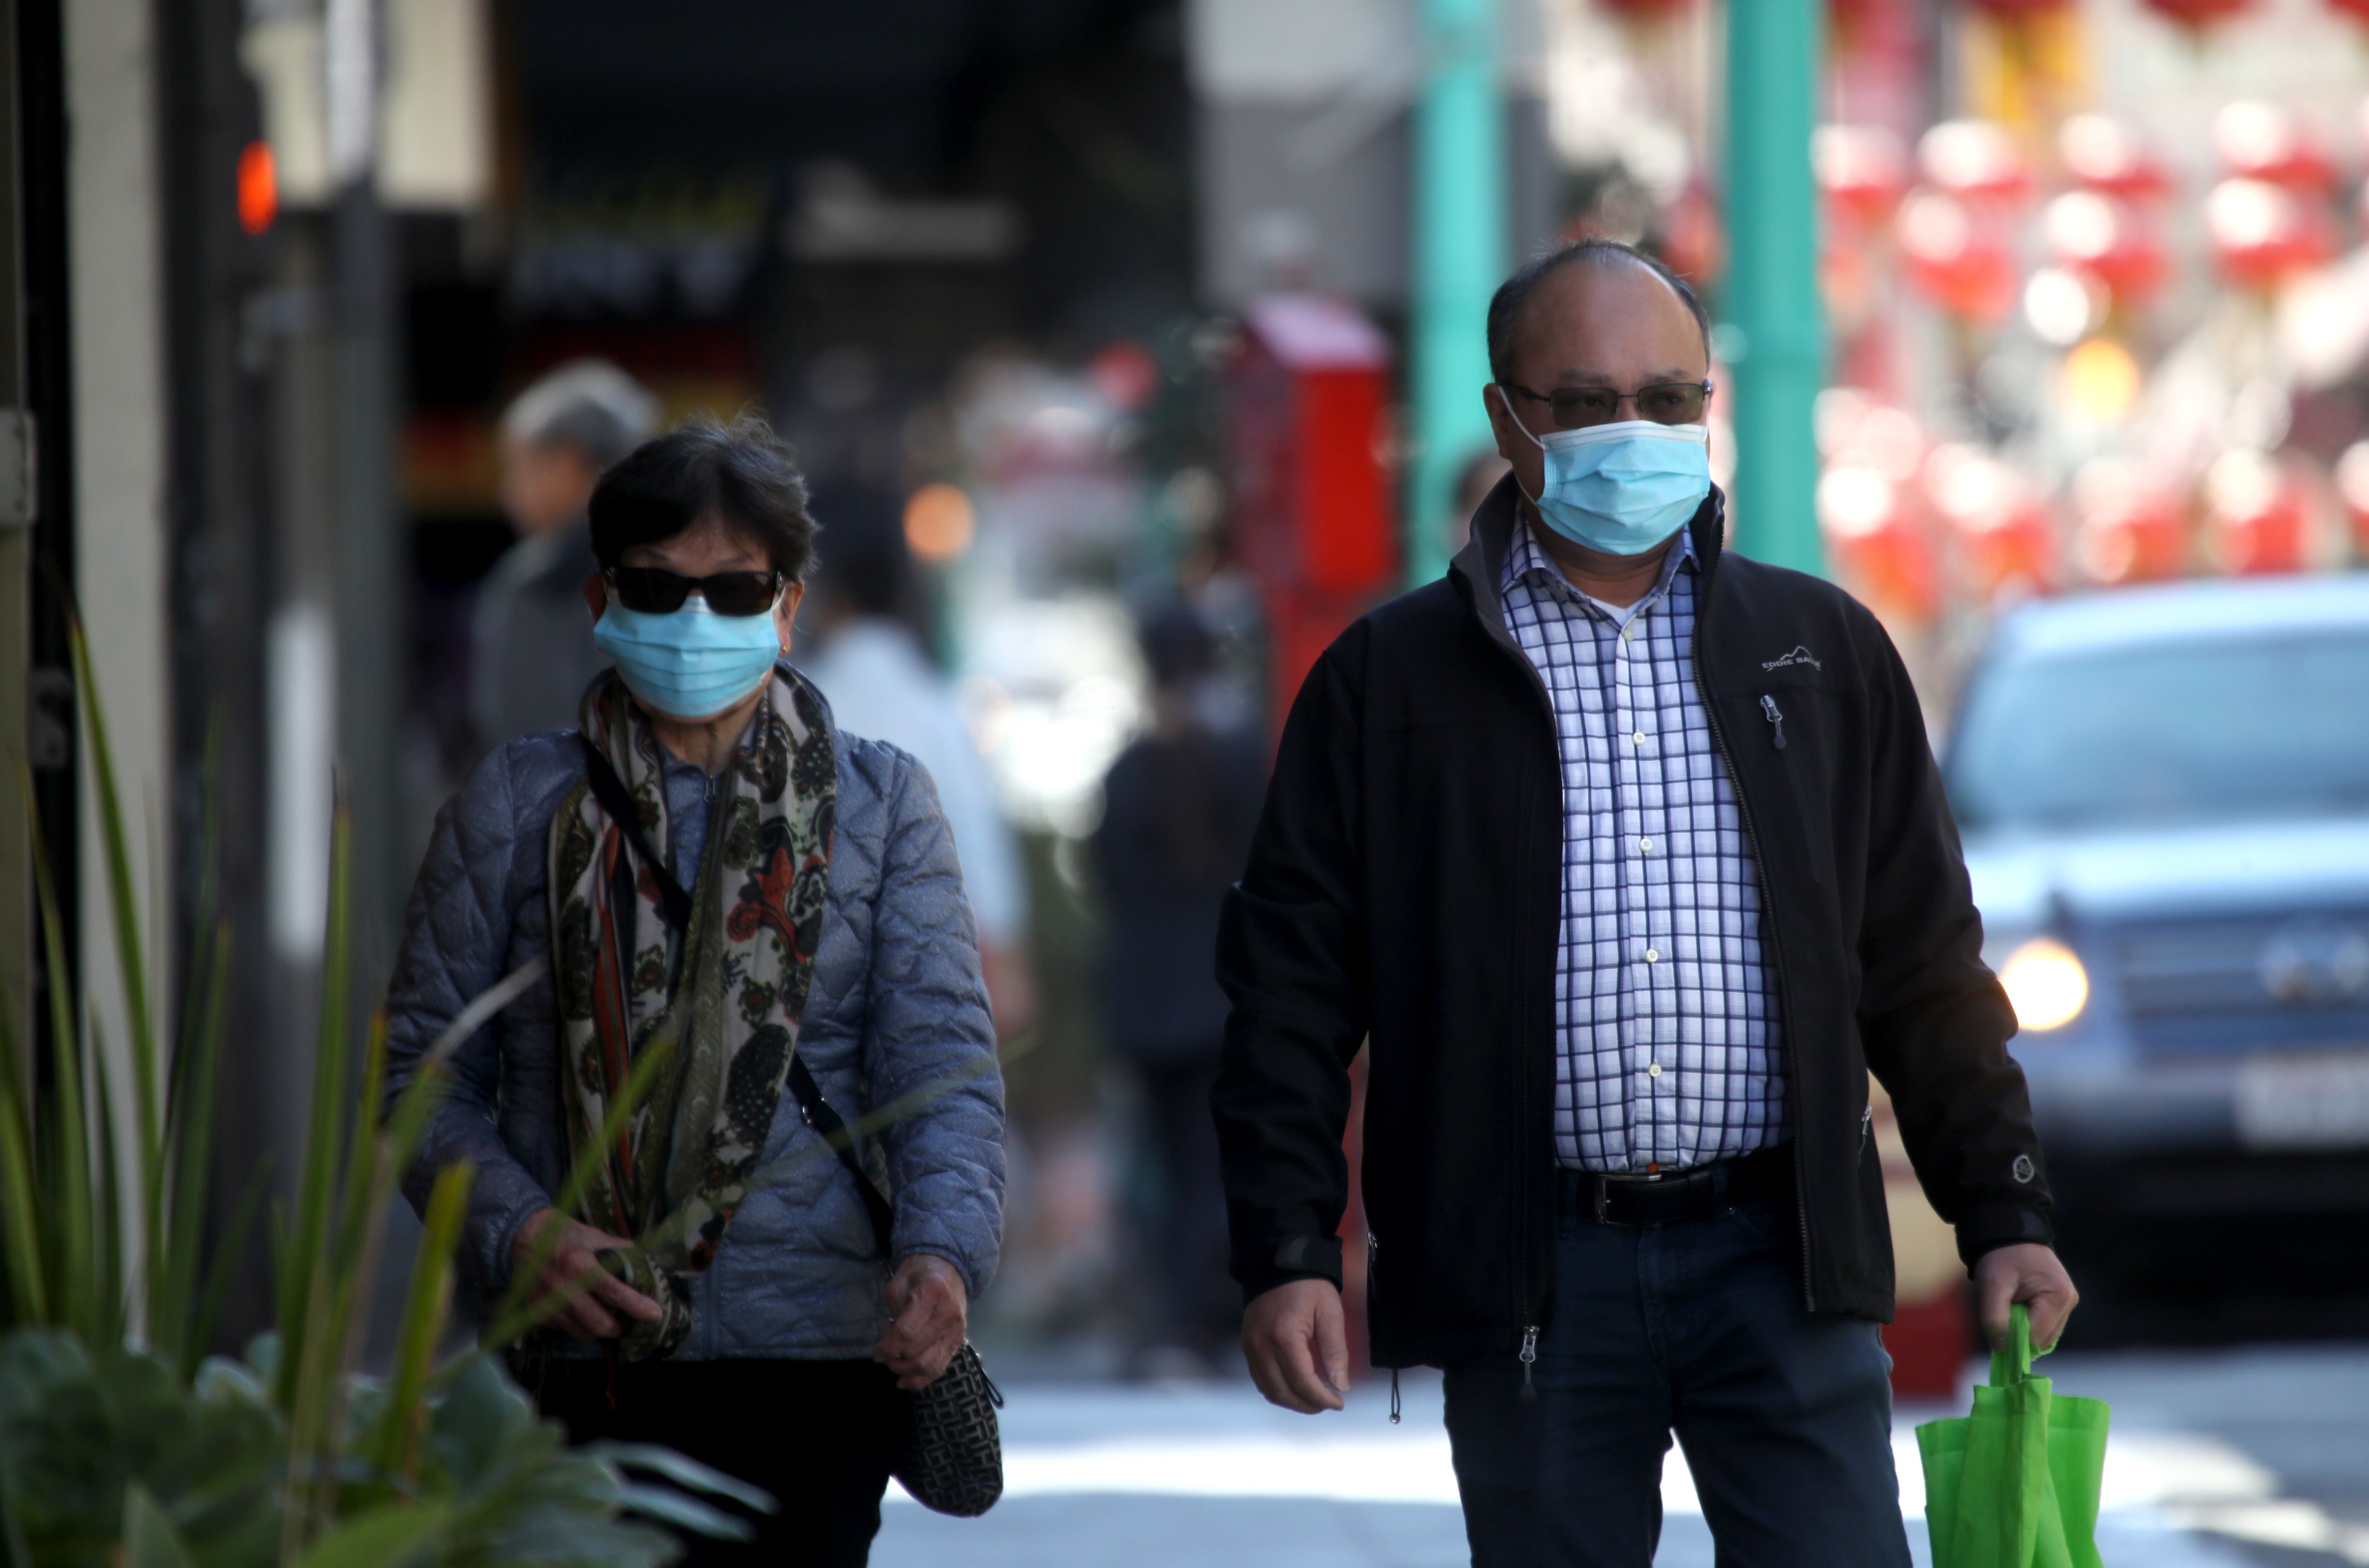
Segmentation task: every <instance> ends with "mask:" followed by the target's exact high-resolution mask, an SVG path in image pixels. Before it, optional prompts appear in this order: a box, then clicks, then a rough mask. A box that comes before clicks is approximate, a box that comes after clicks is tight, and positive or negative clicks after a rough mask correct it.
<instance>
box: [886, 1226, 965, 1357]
mask: <svg viewBox="0 0 2369 1568" xmlns="http://www.w3.org/2000/svg"><path fill="white" fill-rule="evenodd" d="M888 1310H889V1311H890V1312H893V1313H895V1314H896V1315H895V1316H894V1317H893V1318H891V1319H890V1320H889V1324H888V1327H887V1332H885V1333H883V1334H882V1335H880V1343H879V1344H877V1345H875V1346H873V1347H872V1358H873V1359H874V1360H875V1361H877V1362H879V1363H880V1364H881V1365H882V1366H885V1367H887V1369H889V1370H890V1371H892V1372H894V1373H896V1374H897V1386H898V1388H900V1389H925V1388H928V1387H929V1386H930V1385H931V1384H932V1383H933V1382H936V1381H938V1378H939V1375H940V1374H942V1373H943V1372H944V1371H945V1369H946V1363H947V1362H949V1361H951V1360H953V1359H954V1358H955V1352H956V1351H957V1350H959V1349H961V1348H962V1343H963V1335H966V1334H967V1333H968V1332H969V1330H970V1291H969V1290H967V1289H966V1288H965V1287H964V1285H963V1278H962V1276H961V1275H960V1274H959V1273H957V1272H956V1270H955V1266H954V1265H953V1264H951V1263H948V1262H947V1261H946V1260H945V1259H944V1258H943V1257H938V1256H933V1255H932V1254H930V1253H926V1252H917V1253H915V1254H914V1255H913V1256H910V1257H909V1258H907V1259H906V1260H905V1261H904V1262H902V1263H900V1264H898V1266H897V1272H896V1273H895V1274H893V1275H891V1276H890V1277H889V1279H888Z"/></svg>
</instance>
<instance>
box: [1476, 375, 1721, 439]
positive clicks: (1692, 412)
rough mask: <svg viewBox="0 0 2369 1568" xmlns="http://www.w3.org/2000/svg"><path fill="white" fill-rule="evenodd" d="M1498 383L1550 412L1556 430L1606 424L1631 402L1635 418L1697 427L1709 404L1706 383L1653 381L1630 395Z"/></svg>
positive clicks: (1604, 390) (1599, 389) (1597, 389)
mask: <svg viewBox="0 0 2369 1568" xmlns="http://www.w3.org/2000/svg"><path fill="white" fill-rule="evenodd" d="M1499 384H1500V385H1501V386H1503V387H1504V388H1505V390H1506V391H1507V392H1512V393H1513V394H1514V395H1515V396H1516V397H1526V398H1528V399H1529V400H1530V401H1531V402H1532V403H1545V404H1546V405H1547V406H1548V407H1550V408H1551V409H1553V410H1554V422H1555V428H1556V429H1558V430H1585V429H1586V428H1587V427H1588V426H1591V425H1609V424H1611V423H1612V421H1613V420H1614V419H1616V418H1618V417H1619V414H1620V405H1621V404H1622V403H1635V404H1636V405H1637V417H1638V418H1640V419H1650V420H1652V421H1653V422H1654V424H1656V425H1699V424H1701V423H1702V416H1703V410H1704V408H1706V407H1707V406H1709V404H1710V403H1711V383H1710V382H1709V381H1656V382H1655V383H1654V385H1652V386H1650V387H1639V388H1638V389H1637V390H1636V391H1635V392H1614V391H1613V390H1612V389H1611V388H1610V387H1557V388H1555V390H1554V391H1552V392H1532V391H1531V390H1530V389H1529V388H1528V387H1520V386H1516V385H1515V384H1514V383H1513V382H1511V381H1503V382H1500V383H1499Z"/></svg>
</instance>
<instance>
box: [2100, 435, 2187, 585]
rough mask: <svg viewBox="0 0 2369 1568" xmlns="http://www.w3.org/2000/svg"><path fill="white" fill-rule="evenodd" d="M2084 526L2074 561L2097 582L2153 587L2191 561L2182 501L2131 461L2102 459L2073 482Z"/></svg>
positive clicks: (2139, 465)
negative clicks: (2145, 584)
mask: <svg viewBox="0 0 2369 1568" xmlns="http://www.w3.org/2000/svg"><path fill="white" fill-rule="evenodd" d="M2073 507H2074V512H2075V514H2076V515H2077V517H2079V518H2080V523H2079V525H2078V527H2077V529H2076V531H2075V533H2074V535H2073V560H2074V563H2075V564H2076V565H2077V566H2078V567H2079V568H2080V570H2081V574H2082V575H2083V576H2085V577H2087V578H2089V580H2090V581H2091V582H2093V583H2107V584H2123V583H2151V582H2157V581H2160V580H2161V579H2163V578H2166V577H2176V576H2178V575H2180V571H2181V569H2182V568H2183V567H2184V566H2185V565H2186V564H2187V562H2188V518H2187V516H2186V514H2185V513H2184V511H2183V510H2182V508H2181V506H2180V497H2179V496H2177V495H2175V494H2172V493H2171V492H2170V491H2169V489H2167V488H2165V487H2164V486H2163V485H2162V484H2161V483H2158V482H2157V480H2156V479H2155V478H2154V477H2153V476H2152V475H2151V473H2150V472H2149V471H2148V470H2147V469H2146V466H2145V465H2143V464H2141V463H2138V462H2136V461H2134V460H2131V459H2129V458H2098V459H2094V460H2091V461H2090V462H2089V463H2088V464H2087V465H2086V466H2084V467H2083V468H2082V470H2081V472H2079V473H2078V474H2077V475H2076V476H2075V478H2074V481H2073Z"/></svg>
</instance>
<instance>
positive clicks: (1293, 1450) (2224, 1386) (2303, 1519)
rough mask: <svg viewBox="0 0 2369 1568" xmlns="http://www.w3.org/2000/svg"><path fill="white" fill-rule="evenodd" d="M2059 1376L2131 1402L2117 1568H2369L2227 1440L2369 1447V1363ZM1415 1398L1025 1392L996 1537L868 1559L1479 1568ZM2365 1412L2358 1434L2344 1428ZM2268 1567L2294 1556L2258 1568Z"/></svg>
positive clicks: (2112, 1511) (1015, 1408)
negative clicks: (2228, 1432)
mask: <svg viewBox="0 0 2369 1568" xmlns="http://www.w3.org/2000/svg"><path fill="white" fill-rule="evenodd" d="M2249 1356H2251V1357H2252V1358H2253V1359H2251V1360H2248V1359H2247V1358H2248V1357H2249ZM2297 1358H2301V1361H2300V1362H2298V1360H2297ZM2315 1358H2317V1359H2315ZM2157 1363H2160V1364H2157ZM2048 1370H2049V1371H2050V1372H2051V1373H2052V1374H2053V1375H2054V1376H2055V1377H2056V1379H2057V1380H2058V1384H2059V1386H2060V1387H2062V1388H2064V1389H2065V1390H2066V1392H2083V1393H2098V1394H2101V1395H2103V1396H2105V1397H2107V1398H2109V1399H2112V1400H2113V1401H2114V1403H2115V1406H2116V1422H2115V1430H2114V1435H2113V1437H2112V1442H2111V1443H2110V1445H2109V1449H2108V1459H2107V1471H2106V1481H2105V1497H2104V1508H2105V1516H2104V1518H2103V1519H2102V1521H2101V1523H2100V1532H2099V1546H2100V1551H2101V1553H2102V1555H2103V1556H2104V1559H2105V1561H2106V1562H2110V1563H2114V1564H2117V1565H2118V1568H2120V1565H2131V1568H2136V1565H2139V1564H2146V1568H2239V1565H2244V1564H2260V1563H2264V1562H2279V1563H2282V1564H2295V1565H2296V1568H2302V1565H2305V1564H2331V1565H2332V1564H2340V1563H2346V1562H2352V1563H2369V1526H2363V1525H2360V1524H2357V1523H2347V1522H2346V1521H2345V1520H2344V1519H2342V1518H2331V1517H2329V1514H2328V1513H2327V1511H2326V1510H2324V1509H2323V1508H2321V1507H2320V1506H2319V1505H2318V1504H2317V1503H2315V1502H2312V1501H2310V1500H2308V1499H2306V1498H2299V1497H2295V1496H2289V1495H2283V1489H2282V1481H2281V1476H2280V1475H2279V1474H2278V1473H2275V1472H2274V1471H2272V1470H2271V1469H2270V1468H2268V1467H2266V1466H2265V1465H2264V1464H2263V1463H2262V1462H2260V1460H2258V1459H2257V1458H2255V1457H2252V1456H2251V1455H2249V1453H2248V1452H2247V1451H2245V1450H2244V1449H2241V1448H2240V1447H2239V1446H2237V1443H2234V1442H2232V1441H2231V1440H2229V1439H2228V1438H2227V1437H2225V1436H2222V1435H2218V1434H2216V1432H2215V1430H2214V1425H2215V1419H2216V1413H2217V1415H2229V1414H2232V1413H2236V1412H2249V1413H2254V1414H2260V1412H2262V1411H2264V1410H2273V1411H2274V1410H2277V1409H2279V1408H2281V1407H2282V1404H2281V1402H2284V1407H2286V1408H2290V1409H2295V1410H2296V1411H2297V1415H2298V1419H2299V1420H2301V1421H2302V1422H2303V1423H2304V1426H2306V1427H2309V1426H2310V1420H2311V1418H2312V1415H2313V1410H2314V1409H2316V1408H2317V1406H2316V1405H2314V1402H2315V1401H2317V1402H2318V1403H2320V1404H2325V1405H2327V1406H2328V1407H2329V1408H2328V1409H2327V1410H2321V1411H2319V1412H2318V1414H2319V1415H2320V1416H2322V1417H2326V1418H2327V1419H2326V1420H2323V1422H2322V1426H2323V1428H2325V1430H2324V1431H2322V1433H2321V1436H2320V1437H2319V1438H2318V1441H2317V1443H2316V1446H2317V1447H2318V1448H2319V1449H2326V1446H2327V1443H2328V1442H2329V1441H2331V1440H2334V1441H2338V1442H2339V1443H2340V1444H2354V1445H2359V1444H2363V1443H2369V1406H2364V1405H2363V1403H2357V1402H2356V1401H2357V1400H2358V1396H2359V1395H2361V1394H2363V1392H2369V1352H2364V1351H2363V1350H2361V1349H2360V1348H2358V1347H2347V1348H2344V1349H2341V1350H2336V1351H2311V1352H2293V1353H2285V1352H2267V1353H2248V1352H2240V1353H2237V1356H2236V1358H2235V1359H2234V1360H2233V1359H2232V1358H2230V1357H2226V1356H2225V1357H2217V1358H2216V1357H2212V1356H2207V1357H2157V1358H2119V1357H2089V1358H2073V1357H2069V1356H2068V1357H2066V1358H2060V1359H2055V1360H2052V1361H2051V1362H2050V1363H2049V1364H2048ZM1007 1392H1008V1393H1009V1395H1010V1396H1011V1399H1010V1404H1009V1406H1008V1408H1007V1409H1006V1410H1005V1412H1004V1415H1003V1434H1004V1445H1005V1477H1006V1491H1005V1495H1004V1500H1003V1501H1002V1502H1001V1503H1000V1504H999V1505H997V1506H996V1507H995V1509H994V1510H993V1511H992V1512H991V1513H990V1514H989V1515H988V1516H987V1517H985V1518H982V1519H978V1520H961V1519H948V1518H944V1517H939V1516H937V1515H934V1514H930V1513H927V1512H925V1511H924V1510H922V1509H921V1508H919V1507H917V1506H913V1505H912V1504H911V1503H910V1501H908V1500H906V1499H905V1498H904V1497H903V1495H902V1494H901V1493H900V1492H899V1491H898V1490H897V1489H896V1488H895V1487H893V1486H892V1487H891V1489H890V1493H889V1504H888V1506H887V1510H886V1512H887V1520H886V1523H885V1525H884V1527H883V1528H882V1530H881V1534H880V1539H879V1541H878V1543H877V1545H876V1546H875V1549H874V1551H873V1556H872V1561H873V1562H874V1563H875V1565H877V1568H925V1565H926V1568H943V1564H944V1563H946V1562H962V1563H965V1564H966V1565H967V1568H1005V1565H1010V1568H1021V1565H1026V1568H1205V1565H1206V1568H1219V1565H1223V1568H1270V1565H1272V1568H1286V1565H1288V1568H1450V1565H1451V1564H1462V1563H1464V1562H1468V1561H1469V1557H1468V1554H1467V1551H1466V1548H1465V1543H1464V1531H1463V1521H1462V1517H1461V1516H1460V1514H1459V1511H1458V1508H1457V1506H1456V1481H1455V1476H1454V1473H1453V1471H1452V1470H1451V1469H1450V1466H1449V1461H1448V1437H1447V1434H1446V1432H1445V1431H1444V1430H1443V1428H1442V1426H1441V1425H1440V1386H1439V1379H1438V1376H1437V1374H1436V1373H1428V1372H1416V1373H1409V1374H1407V1375H1406V1376H1405V1377H1404V1378H1403V1379H1402V1392H1403V1406H1404V1411H1405V1421H1404V1423H1403V1425H1401V1426H1391V1425H1390V1422H1389V1417H1388V1411H1389V1403H1390V1399H1389V1385H1388V1384H1387V1382H1381V1381H1375V1382H1368V1383H1364V1384H1361V1385H1360V1386H1359V1387H1358V1388H1357V1389H1356V1391H1355V1392H1353V1393H1352V1394H1351V1396H1350V1403H1349V1409H1348V1410H1347V1411H1346V1412H1345V1413H1343V1414H1340V1415H1324V1416H1320V1417H1315V1418H1310V1417H1306V1416H1299V1415H1291V1414H1289V1413H1288V1412H1285V1411H1280V1410H1276V1409H1275V1408H1273V1407H1272V1406H1269V1405H1267V1404H1266V1403H1264V1402H1263V1401H1261V1400H1260V1399H1259V1397H1258V1395H1257V1394H1256V1392H1254V1391H1253V1390H1252V1389H1251V1388H1250V1387H1249V1385H1248V1383H1247V1382H1246V1381H1245V1382H1241V1383H1231V1382H1228V1383H1193V1384H1136V1385H1112V1384H1098V1385H1080V1384H1051V1383H1036V1384H1016V1385H1014V1386H1013V1387H1012V1388H1010V1389H1009V1390H1007ZM2306 1407H2311V1408H2306ZM1963 1409H1964V1405H1963V1402H1961V1403H1960V1404H1959V1405H1958V1407H1957V1411H1958V1412H1963ZM2347 1410H2349V1411H2352V1412H2358V1413H2360V1414H2359V1415H2357V1416H2347V1415H2341V1412H2343V1411H2347ZM1953 1413H1954V1412H1952V1411H1951V1410H1948V1409H1945V1408H1943V1407H1940V1406H1938V1405H1937V1406H1929V1407H1919V1408H1914V1409H1911V1408H1907V1407H1904V1408H1903V1409H1902V1410H1901V1411H1900V1413H1899V1416H1898V1419H1897V1421H1896V1424H1895V1427H1894V1461H1895V1464H1896V1465H1897V1467H1898V1471H1899V1475H1900V1481H1901V1492H1902V1497H1901V1502H1902V1509H1903V1512H1904V1514H1905V1516H1906V1518H1907V1526H1908V1539H1909V1543H1910V1547H1911V1551H1912V1552H1913V1553H1914V1555H1915V1558H1916V1561H1917V1564H1918V1568H1928V1564H1929V1562H1930V1561H1931V1559H1930V1553H1929V1551H1928V1546H1927V1542H1926V1539H1925V1528H1924V1520H1923V1517H1922V1506H1923V1481H1922V1476H1921V1474H1920V1473H1919V1471H1918V1467H1917V1447H1916V1439H1915V1437H1914V1436H1913V1429H1914V1427H1915V1426H1916V1424H1917V1423H1918V1422H1920V1421H1926V1420H1930V1419H1932V1418H1934V1417H1935V1416H1938V1415H1948V1414H1953ZM2331 1423H2335V1424H2334V1425H2331ZM2339 1426H2340V1428H2341V1429H2339ZM2315 1430H2318V1429H2315ZM1662 1493H1663V1504H1664V1508H1665V1517H1666V1523H1665V1527H1664V1529H1663V1537H1662V1547H1661V1551H1660V1552H1659V1554H1658V1555H1657V1556H1656V1558H1655V1568H1711V1565H1712V1551H1711V1532H1710V1529H1709V1528H1708V1527H1707V1526H1706V1525H1705V1523H1704V1521H1703V1517H1702V1509H1701V1505H1700V1503H1699V1501H1698V1500H1697V1498H1696V1496H1695V1493H1694V1487H1693V1483H1692V1481H1691V1479H1690V1478H1689V1477H1688V1473H1687V1470H1686V1465H1685V1460H1684V1457H1683V1456H1682V1455H1681V1454H1680V1453H1679V1452H1678V1451H1677V1449H1675V1448H1674V1449H1672V1451H1671V1454H1670V1458H1669V1460H1668V1462H1667V1464H1666V1466H1665V1471H1664V1475H1663V1486H1662ZM2272 1547H2276V1548H2283V1549H2285V1550H2279V1551H2275V1552H2273V1553H2272V1554H2271V1555H2262V1552H2263V1551H2264V1550H2265V1549H2266V1548H2272Z"/></svg>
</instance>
